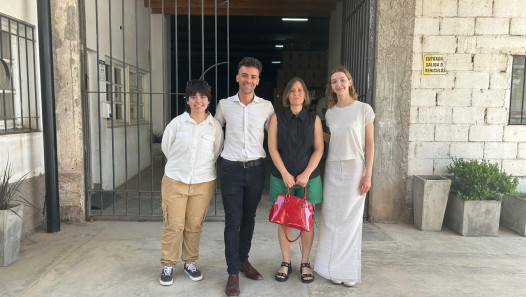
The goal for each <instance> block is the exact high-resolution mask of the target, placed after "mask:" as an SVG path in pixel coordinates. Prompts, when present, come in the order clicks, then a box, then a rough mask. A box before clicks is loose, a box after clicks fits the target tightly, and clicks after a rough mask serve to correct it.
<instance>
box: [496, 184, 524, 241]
mask: <svg viewBox="0 0 526 297" xmlns="http://www.w3.org/2000/svg"><path fill="white" fill-rule="evenodd" d="M502 225H504V226H505V227H507V228H509V229H511V230H513V231H515V232H517V233H519V234H520V235H522V236H526V199H522V198H519V197H517V196H513V195H508V194H506V195H504V199H503V200H502Z"/></svg>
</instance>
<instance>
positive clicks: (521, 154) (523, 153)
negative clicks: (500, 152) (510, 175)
mask: <svg viewBox="0 0 526 297" xmlns="http://www.w3.org/2000/svg"><path fill="white" fill-rule="evenodd" d="M517 158H519V159H526V143H519V148H518V152H517Z"/></svg>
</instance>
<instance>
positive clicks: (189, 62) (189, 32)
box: [188, 0, 192, 80]
mask: <svg viewBox="0 0 526 297" xmlns="http://www.w3.org/2000/svg"><path fill="white" fill-rule="evenodd" d="M190 6H192V5H191V4H190V0H188V80H191V79H192V32H191V29H192V25H191V24H190V17H191V15H190Z"/></svg>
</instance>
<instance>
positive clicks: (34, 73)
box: [31, 27, 40, 130]
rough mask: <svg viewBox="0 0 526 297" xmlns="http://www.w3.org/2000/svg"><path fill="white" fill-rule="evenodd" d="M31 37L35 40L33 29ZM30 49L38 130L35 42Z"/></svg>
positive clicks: (38, 126)
mask: <svg viewBox="0 0 526 297" xmlns="http://www.w3.org/2000/svg"><path fill="white" fill-rule="evenodd" d="M31 36H33V39H35V28H33V27H31ZM32 45H33V46H32V47H31V48H32V49H33V90H34V92H35V123H36V126H37V127H36V130H38V129H39V128H40V123H39V120H38V119H39V116H38V96H37V69H36V61H37V57H36V51H35V42H34V41H33V42H32Z"/></svg>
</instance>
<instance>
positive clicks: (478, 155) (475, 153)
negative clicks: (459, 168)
mask: <svg viewBox="0 0 526 297" xmlns="http://www.w3.org/2000/svg"><path fill="white" fill-rule="evenodd" d="M449 155H450V156H451V157H452V158H453V157H455V158H463V159H482V157H483V156H484V143H482V142H453V143H451V145H450V146H449Z"/></svg>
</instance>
